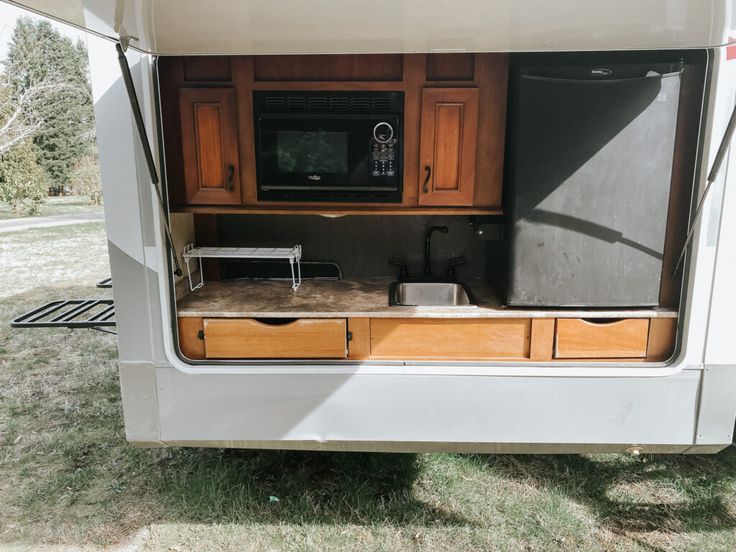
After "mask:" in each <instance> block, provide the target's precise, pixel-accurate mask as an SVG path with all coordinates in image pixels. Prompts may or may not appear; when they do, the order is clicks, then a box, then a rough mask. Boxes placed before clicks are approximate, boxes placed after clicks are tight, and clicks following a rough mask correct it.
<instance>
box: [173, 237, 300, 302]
mask: <svg viewBox="0 0 736 552" xmlns="http://www.w3.org/2000/svg"><path fill="white" fill-rule="evenodd" d="M182 257H183V258H184V263H186V265H187V278H189V289H191V290H192V291H194V290H195V289H199V288H201V287H202V286H203V285H204V272H203V271H202V259H271V260H273V259H286V260H288V261H289V265H290V266H291V288H292V289H293V290H296V288H298V287H299V285H300V284H301V283H302V268H301V265H300V261H301V259H302V246H301V245H295V246H294V247H291V248H289V247H194V244H193V243H189V244H187V245H186V246H185V247H184V251H182ZM192 259H199V282H197V283H196V284H195V283H194V282H193V281H192V268H191V263H190V261H191V260H192Z"/></svg>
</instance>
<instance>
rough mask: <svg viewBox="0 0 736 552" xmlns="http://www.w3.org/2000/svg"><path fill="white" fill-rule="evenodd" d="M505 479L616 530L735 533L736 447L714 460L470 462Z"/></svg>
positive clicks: (477, 457)
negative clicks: (584, 510) (564, 501)
mask: <svg viewBox="0 0 736 552" xmlns="http://www.w3.org/2000/svg"><path fill="white" fill-rule="evenodd" d="M466 458H467V460H468V461H470V462H473V463H475V464H480V465H482V466H484V467H485V468H487V469H489V470H490V471H492V472H493V473H496V474H498V475H500V476H502V477H505V478H508V479H512V480H515V481H518V482H522V483H526V484H530V485H533V486H536V487H538V488H543V489H547V490H549V491H551V492H559V493H561V494H564V495H566V496H567V497H568V498H570V499H571V500H573V501H575V502H577V503H579V504H583V505H585V506H587V507H588V508H589V509H590V511H591V512H592V513H593V515H595V516H596V517H597V518H598V519H599V520H600V523H601V524H602V525H604V526H606V527H607V528H609V529H610V530H612V531H614V532H617V533H627V534H630V533H649V532H663V533H684V532H692V531H697V532H706V531H721V530H727V529H733V528H735V527H736V518H735V517H734V515H733V513H732V512H731V511H729V507H728V504H727V497H728V496H730V495H732V494H733V490H734V487H736V450H735V449H734V448H733V447H731V448H729V449H727V450H724V451H722V452H721V453H719V454H717V455H715V456H690V455H652V456H646V457H643V458H641V459H633V458H624V457H621V456H616V455H592V456H576V455H560V456H481V455H472V456H468V457H466Z"/></svg>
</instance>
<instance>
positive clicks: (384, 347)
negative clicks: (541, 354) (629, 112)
mask: <svg viewBox="0 0 736 552" xmlns="http://www.w3.org/2000/svg"><path fill="white" fill-rule="evenodd" d="M530 333H531V321H530V320H529V319H527V318H522V319H519V318H517V319H510V318H507V319H495V320H494V319H455V320H452V319H428V318H371V358H372V359H407V360H489V359H528V358H529V339H530Z"/></svg>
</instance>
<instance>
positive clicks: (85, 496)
mask: <svg viewBox="0 0 736 552" xmlns="http://www.w3.org/2000/svg"><path fill="white" fill-rule="evenodd" d="M50 230H52V229H49V232H46V231H43V233H38V232H41V231H34V232H37V233H33V232H30V233H22V234H21V233H12V234H6V235H5V236H3V238H2V239H0V243H4V242H3V241H2V240H4V239H5V238H7V237H11V238H12V240H11V241H12V243H13V244H14V245H13V246H12V247H11V248H9V249H8V248H5V249H2V248H0V267H3V268H2V269H0V270H2V271H7V270H10V271H11V274H10V275H8V274H5V273H2V272H0V278H2V281H3V282H9V281H11V280H13V277H12V273H14V272H15V271H17V270H21V271H22V267H21V266H20V265H18V264H16V261H15V260H14V259H10V258H9V256H10V255H12V256H17V255H25V257H26V259H28V260H29V262H31V259H35V257H36V255H37V254H41V253H43V251H45V248H47V247H55V248H56V249H57V251H58V256H57V257H54V258H53V261H52V260H49V261H48V262H53V263H58V262H59V259H65V260H66V261H67V262H66V263H65V266H70V267H71V266H74V269H73V270H72V269H67V272H63V271H61V272H59V270H60V269H59V268H58V267H54V266H47V267H46V270H43V267H42V265H40V264H39V265H38V267H37V268H38V270H36V271H34V272H33V273H25V272H21V273H20V274H21V276H20V279H24V280H27V281H25V282H23V286H22V289H21V290H20V291H17V292H16V293H12V294H7V295H5V297H2V298H0V548H13V549H16V548H19V549H27V550H39V549H41V548H43V547H53V548H54V549H57V548H60V549H65V547H67V546H68V547H73V549H74V550H79V549H85V548H87V549H96V548H99V547H102V546H104V545H106V544H110V543H119V544H120V545H121V546H122V547H124V548H122V549H126V550H155V551H158V550H180V551H184V550H202V551H210V550H258V551H269V550H280V551H287V550H288V551H292V550H296V551H300V550H319V551H323V550H356V551H358V550H359V551H363V550H369V551H370V550H381V551H384V550H385V551H409V550H411V551H415V550H431V551H457V550H473V551H475V550H513V551H515V550H526V551H555V550H565V551H567V550H570V551H573V550H574V551H578V550H582V551H593V550H605V551H610V550H621V551H630V550H632V551H633V550H636V551H653V550H678V551H679V550H692V551H696V550H697V551H702V550H707V551H711V550H724V551H727V550H728V551H730V550H734V549H736V453H735V452H734V450H733V449H728V450H726V451H724V452H722V453H720V454H718V455H715V456H648V457H644V458H642V459H634V458H629V457H622V456H616V455H584V456H576V455H570V456H500V455H461V454H420V455H412V454H404V455H400V454H357V453H352V454H351V453H311V452H310V453H307V452H284V451H282V452H272V451H243V450H221V449H183V448H174V449H137V448H133V447H131V446H130V445H128V444H127V443H126V441H125V438H124V435H123V420H122V412H121V405H120V395H119V388H118V380H117V366H116V362H117V360H116V349H115V340H114V338H113V337H112V336H108V335H104V334H100V333H96V332H91V331H67V330H41V329H39V330H22V331H21V330H16V331H14V330H11V329H10V328H9V326H8V325H7V323H6V322H7V321H8V320H9V319H11V318H12V317H13V316H15V315H17V314H19V313H20V312H23V311H24V310H26V309H28V308H30V307H31V306H33V305H36V304H38V303H40V302H41V301H45V300H51V299H56V298H62V297H71V296H75V297H91V296H107V295H109V291H108V292H106V291H104V290H96V289H95V288H94V282H96V281H97V280H99V279H101V278H102V277H104V276H105V275H106V271H107V267H106V266H105V259H104V257H103V259H102V261H101V262H99V264H96V262H92V260H91V257H90V256H91V255H93V254H98V255H104V244H105V239H104V234H103V229H102V227H101V225H96V224H86V225H80V226H78V227H75V232H78V233H76V234H73V236H74V239H69V234H67V233H62V232H58V233H57V232H51V231H50ZM53 230H60V229H53ZM16 234H17V235H16ZM22 236H24V237H22ZM24 239H25V240H26V245H25V248H24V247H22V246H21V244H22V241H23V240H24ZM79 243H83V244H84V247H82V248H80V247H78V244H79ZM75 244H76V245H75ZM80 255H82V257H81V258H79V256H80ZM46 258H48V259H51V258H50V257H46ZM78 259H79V262H75V261H76V260H78ZM33 262H36V261H33ZM8 266H10V267H11V268H10V269H8V268H7V267H8ZM19 267H20V268H19ZM55 271H56V272H55ZM50 274H54V277H53V278H50V277H49V275H50ZM3 285H4V284H3ZM0 289H3V288H0ZM271 497H274V498H271Z"/></svg>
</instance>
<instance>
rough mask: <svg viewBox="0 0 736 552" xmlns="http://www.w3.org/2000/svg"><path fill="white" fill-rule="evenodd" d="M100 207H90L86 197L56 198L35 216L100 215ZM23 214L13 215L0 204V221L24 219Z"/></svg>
mask: <svg viewBox="0 0 736 552" xmlns="http://www.w3.org/2000/svg"><path fill="white" fill-rule="evenodd" d="M102 211H103V207H102V205H92V204H91V203H90V202H89V198H88V197H87V196H57V197H49V198H47V200H46V202H45V203H44V204H43V205H41V208H40V210H39V212H38V214H37V215H36V216H39V217H50V216H54V215H68V214H71V213H89V212H94V213H101V212H102ZM27 216H28V215H26V214H25V213H23V212H21V213H13V211H12V210H11V209H10V207H9V206H8V205H7V204H5V203H0V220H7V219H15V218H24V217H27Z"/></svg>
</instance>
